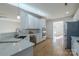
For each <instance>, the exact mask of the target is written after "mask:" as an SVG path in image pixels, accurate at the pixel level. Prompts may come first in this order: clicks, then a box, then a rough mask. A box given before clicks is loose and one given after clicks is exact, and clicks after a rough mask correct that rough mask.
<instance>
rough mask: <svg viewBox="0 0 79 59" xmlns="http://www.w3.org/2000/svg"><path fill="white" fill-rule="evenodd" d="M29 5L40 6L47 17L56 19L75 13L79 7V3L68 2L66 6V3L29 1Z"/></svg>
mask: <svg viewBox="0 0 79 59" xmlns="http://www.w3.org/2000/svg"><path fill="white" fill-rule="evenodd" d="M27 4H28V5H30V6H32V7H34V8H38V9H40V10H41V11H43V12H44V13H47V14H48V16H47V18H49V19H55V18H60V17H67V16H71V15H74V13H75V12H76V10H77V9H78V7H79V4H77V3H68V4H67V5H66V6H65V4H64V3H27Z"/></svg>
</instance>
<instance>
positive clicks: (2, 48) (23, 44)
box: [0, 38, 34, 56]
mask: <svg viewBox="0 0 79 59" xmlns="http://www.w3.org/2000/svg"><path fill="white" fill-rule="evenodd" d="M11 40H15V41H17V40H20V39H17V38H11ZM33 45H34V44H33V43H31V42H29V40H28V38H25V39H21V41H19V42H17V43H0V56H10V55H13V54H15V53H18V52H20V51H22V50H24V49H27V48H29V47H32V46H33Z"/></svg>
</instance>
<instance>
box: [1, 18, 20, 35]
mask: <svg viewBox="0 0 79 59" xmlns="http://www.w3.org/2000/svg"><path fill="white" fill-rule="evenodd" d="M10 20H13V19H7V20H6V18H0V33H8V32H15V31H16V28H18V27H19V24H20V23H19V22H15V21H10Z"/></svg>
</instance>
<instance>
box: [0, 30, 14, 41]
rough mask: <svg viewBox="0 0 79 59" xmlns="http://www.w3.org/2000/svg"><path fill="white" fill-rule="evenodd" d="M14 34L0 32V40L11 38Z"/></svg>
mask: <svg viewBox="0 0 79 59" xmlns="http://www.w3.org/2000/svg"><path fill="white" fill-rule="evenodd" d="M14 35H15V32H10V33H2V34H0V40H2V39H9V38H12V37H14Z"/></svg>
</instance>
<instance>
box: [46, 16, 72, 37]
mask: <svg viewBox="0 0 79 59" xmlns="http://www.w3.org/2000/svg"><path fill="white" fill-rule="evenodd" d="M60 20H63V21H71V20H72V17H65V18H59V19H54V20H46V30H47V37H49V38H53V22H54V21H60Z"/></svg>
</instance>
